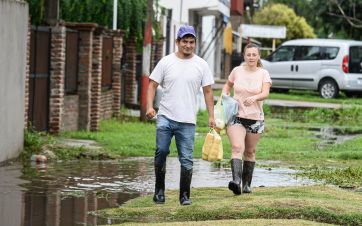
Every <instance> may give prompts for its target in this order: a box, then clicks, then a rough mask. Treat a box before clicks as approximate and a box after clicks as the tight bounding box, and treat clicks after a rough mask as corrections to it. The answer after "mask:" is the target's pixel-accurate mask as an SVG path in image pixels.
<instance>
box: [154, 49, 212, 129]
mask: <svg viewBox="0 0 362 226" xmlns="http://www.w3.org/2000/svg"><path fill="white" fill-rule="evenodd" d="M150 79H152V80H153V81H155V82H157V83H158V84H160V85H161V87H162V97H161V102H160V106H159V110H158V113H157V114H158V115H164V116H166V117H167V118H169V119H171V120H174V121H177V122H183V123H192V124H196V113H197V93H198V92H199V89H200V87H205V86H208V85H212V84H214V79H213V76H212V74H211V71H210V68H209V65H208V64H207V62H206V61H205V60H203V59H202V58H200V57H199V56H197V55H195V54H194V56H193V57H192V58H190V59H180V58H178V57H177V56H176V54H175V53H172V54H170V55H168V56H165V57H163V58H162V59H161V60H160V61H159V62H158V64H157V65H156V67H155V69H154V70H153V71H152V73H151V75H150Z"/></svg>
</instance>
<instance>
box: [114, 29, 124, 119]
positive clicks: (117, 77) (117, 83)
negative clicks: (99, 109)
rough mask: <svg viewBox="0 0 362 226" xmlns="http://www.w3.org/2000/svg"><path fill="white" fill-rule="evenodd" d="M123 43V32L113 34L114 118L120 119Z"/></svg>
mask: <svg viewBox="0 0 362 226" xmlns="http://www.w3.org/2000/svg"><path fill="white" fill-rule="evenodd" d="M122 42H123V32H121V31H117V32H114V33H113V58H112V59H113V62H112V67H113V68H112V69H113V78H112V90H113V104H112V111H113V117H118V116H119V112H120V108H121V58H122Z"/></svg>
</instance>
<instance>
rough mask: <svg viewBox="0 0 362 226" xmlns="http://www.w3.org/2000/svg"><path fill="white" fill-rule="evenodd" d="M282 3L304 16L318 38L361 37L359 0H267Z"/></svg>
mask: <svg viewBox="0 0 362 226" xmlns="http://www.w3.org/2000/svg"><path fill="white" fill-rule="evenodd" d="M275 3H282V4H285V5H288V6H289V7H291V8H293V9H294V11H295V12H296V13H297V15H298V16H302V17H304V18H306V20H307V22H308V23H309V24H310V25H311V26H312V27H313V28H314V31H315V33H316V34H317V36H318V37H319V38H345V39H356V40H358V39H361V38H362V1H361V0H348V1H347V0H294V1H290V0H268V1H267V5H270V4H275Z"/></svg>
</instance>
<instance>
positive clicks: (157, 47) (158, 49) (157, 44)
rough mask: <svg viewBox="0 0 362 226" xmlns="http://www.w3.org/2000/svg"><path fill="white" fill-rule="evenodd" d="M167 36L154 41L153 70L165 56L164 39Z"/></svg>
mask: <svg viewBox="0 0 362 226" xmlns="http://www.w3.org/2000/svg"><path fill="white" fill-rule="evenodd" d="M164 40H165V38H160V39H159V40H154V41H152V55H151V71H152V70H153V69H154V68H155V67H156V65H157V63H158V61H160V60H161V58H162V56H163V41H164Z"/></svg>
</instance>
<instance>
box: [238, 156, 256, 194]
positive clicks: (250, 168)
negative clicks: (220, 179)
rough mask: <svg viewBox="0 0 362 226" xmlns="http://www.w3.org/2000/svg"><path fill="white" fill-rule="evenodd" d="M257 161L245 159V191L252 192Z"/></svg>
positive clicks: (243, 177) (243, 179)
mask: <svg viewBox="0 0 362 226" xmlns="http://www.w3.org/2000/svg"><path fill="white" fill-rule="evenodd" d="M254 166H255V162H250V161H244V165H243V174H242V177H241V178H242V182H243V193H251V180H252V179H253V172H254Z"/></svg>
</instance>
